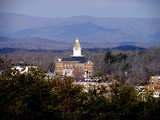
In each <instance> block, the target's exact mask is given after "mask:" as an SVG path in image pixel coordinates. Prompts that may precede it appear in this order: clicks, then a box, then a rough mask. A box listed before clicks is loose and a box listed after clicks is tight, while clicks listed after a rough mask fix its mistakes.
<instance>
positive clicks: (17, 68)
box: [11, 62, 37, 75]
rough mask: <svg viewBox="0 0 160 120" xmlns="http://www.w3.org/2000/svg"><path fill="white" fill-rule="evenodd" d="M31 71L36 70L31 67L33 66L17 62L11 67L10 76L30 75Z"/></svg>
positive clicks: (34, 67) (35, 67)
mask: <svg viewBox="0 0 160 120" xmlns="http://www.w3.org/2000/svg"><path fill="white" fill-rule="evenodd" d="M32 69H37V66H33V65H27V64H26V63H24V62H19V63H17V64H15V65H14V66H12V68H11V70H12V74H13V75H14V74H17V73H19V74H27V73H30V72H31V70H32Z"/></svg>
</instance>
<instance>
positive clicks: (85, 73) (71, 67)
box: [54, 38, 93, 78]
mask: <svg viewBox="0 0 160 120" xmlns="http://www.w3.org/2000/svg"><path fill="white" fill-rule="evenodd" d="M81 50H82V48H81V45H80V43H79V40H78V38H76V41H75V44H74V47H73V55H71V56H70V57H69V58H58V60H57V61H55V71H54V73H55V74H56V75H63V76H71V77H76V78H79V77H84V78H88V77H90V76H92V75H93V63H92V62H91V61H90V60H87V59H86V58H85V56H84V55H81Z"/></svg>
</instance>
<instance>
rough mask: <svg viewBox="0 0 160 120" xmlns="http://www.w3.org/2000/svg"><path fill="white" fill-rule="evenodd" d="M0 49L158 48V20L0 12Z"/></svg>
mask: <svg viewBox="0 0 160 120" xmlns="http://www.w3.org/2000/svg"><path fill="white" fill-rule="evenodd" d="M0 17H1V20H0V48H5V47H7V48H20V49H68V48H72V46H73V44H74V41H75V38H76V37H79V40H80V42H81V44H82V47H84V48H108V47H110V48H112V47H117V46H119V45H134V46H139V47H145V48H148V47H160V18H100V17H91V16H74V17H69V18H42V17H33V16H26V15H20V14H13V13H2V12H0Z"/></svg>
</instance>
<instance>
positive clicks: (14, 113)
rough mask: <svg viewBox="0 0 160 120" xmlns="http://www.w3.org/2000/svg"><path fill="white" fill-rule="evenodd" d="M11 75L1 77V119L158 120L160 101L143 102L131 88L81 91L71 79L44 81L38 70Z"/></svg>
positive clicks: (94, 88) (116, 85) (114, 87)
mask: <svg viewBox="0 0 160 120" xmlns="http://www.w3.org/2000/svg"><path fill="white" fill-rule="evenodd" d="M1 66H3V65H2V64H1ZM10 73H11V71H8V72H6V73H5V74H2V75H1V76H0V114H1V120H11V119H12V120H29V119H30V120H35V119H39V120H128V119H130V120H151V119H152V120H159V119H160V100H159V99H154V98H153V97H152V96H151V95H149V94H146V97H145V100H142V99H141V97H140V96H138V95H137V94H138V93H137V91H135V89H134V87H132V86H122V85H120V84H113V85H112V86H111V90H110V91H108V89H106V88H105V87H99V88H96V87H93V88H92V89H90V90H89V91H88V92H84V87H83V86H80V85H75V84H73V82H74V79H72V78H64V79H63V80H62V79H58V78H57V79H45V78H44V73H43V72H42V71H38V70H33V71H32V73H31V74H27V75H24V74H16V75H14V76H13V75H11V74H10ZM147 95H148V96H147Z"/></svg>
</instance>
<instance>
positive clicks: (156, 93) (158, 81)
mask: <svg viewBox="0 0 160 120" xmlns="http://www.w3.org/2000/svg"><path fill="white" fill-rule="evenodd" d="M143 87H144V88H145V89H147V90H148V91H152V92H153V97H155V98H159V97H160V76H151V77H150V79H149V84H147V85H144V86H143Z"/></svg>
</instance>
